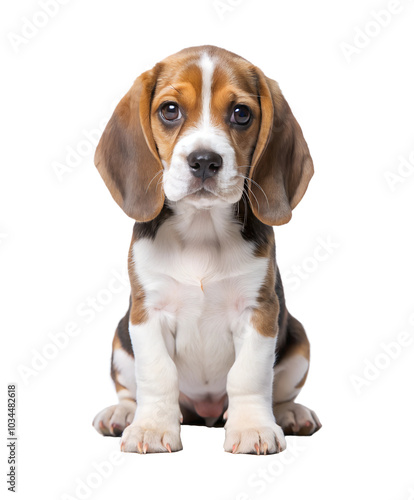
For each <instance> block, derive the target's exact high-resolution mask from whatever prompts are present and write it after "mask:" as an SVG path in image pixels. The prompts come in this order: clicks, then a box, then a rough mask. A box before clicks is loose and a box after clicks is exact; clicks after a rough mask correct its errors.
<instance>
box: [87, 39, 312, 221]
mask: <svg viewBox="0 0 414 500" xmlns="http://www.w3.org/2000/svg"><path fill="white" fill-rule="evenodd" d="M95 163H96V166H97V168H98V170H99V172H100V173H101V175H102V177H103V179H104V181H105V183H106V185H107V186H108V188H109V190H110V192H111V194H112V196H113V197H114V199H115V200H116V202H117V203H118V204H119V206H120V207H122V209H123V210H124V211H125V213H126V214H127V215H129V216H130V217H132V218H133V219H135V220H136V221H139V222H147V221H150V220H153V219H154V218H155V217H157V216H158V214H159V213H160V211H161V210H162V207H163V206H164V203H165V199H166V198H167V200H170V201H173V202H178V201H180V200H183V201H184V202H186V203H192V204H193V205H195V206H196V207H199V208H208V207H211V206H213V205H217V204H223V203H226V204H233V203H236V202H237V201H238V200H240V198H241V197H242V195H243V189H244V188H246V189H247V191H246V199H245V201H246V200H247V201H248V203H249V205H250V208H251V210H252V212H253V214H254V215H255V216H256V217H257V218H258V219H259V220H261V221H262V222H263V223H265V224H268V225H279V224H285V223H286V222H288V221H289V220H290V218H291V215H292V209H293V208H294V207H295V206H296V205H297V204H298V203H299V201H300V200H301V198H302V196H303V195H304V193H305V191H306V188H307V186H308V183H309V180H310V178H311V177H312V174H313V164H312V159H311V157H310V154H309V150H308V147H307V144H306V141H305V139H304V137H303V134H302V130H301V128H300V126H299V124H298V123H297V121H296V119H295V117H294V116H293V114H292V112H291V110H290V107H289V105H288V103H287V102H286V100H285V99H284V97H283V95H282V93H281V91H280V89H279V86H278V84H277V83H276V82H275V81H273V80H271V79H270V78H267V77H266V76H265V75H264V74H263V72H262V71H261V70H260V69H259V68H257V67H256V66H253V65H252V64H251V63H249V62H248V61H246V60H245V59H243V58H242V57H240V56H237V55H236V54H233V53H231V52H228V51H226V50H224V49H220V48H218V47H212V46H202V47H192V48H188V49H184V50H183V51H181V52H179V53H177V54H174V55H172V56H170V57H167V58H166V59H164V60H163V61H161V62H160V63H158V64H156V65H155V66H154V68H152V69H151V70H149V71H146V72H145V73H143V74H142V75H141V76H139V77H138V78H137V79H136V80H135V82H134V84H133V86H132V87H131V89H130V90H129V92H128V93H127V94H126V95H125V96H124V97H123V99H122V100H121V101H120V103H119V104H118V106H117V107H116V109H115V111H114V113H113V115H112V117H111V119H110V121H109V123H108V125H107V127H106V128H105V131H104V133H103V134H102V137H101V140H100V142H99V145H98V147H97V150H96V154H95ZM247 176H248V177H247ZM246 178H247V180H246ZM245 180H246V182H245ZM246 207H247V205H246Z"/></svg>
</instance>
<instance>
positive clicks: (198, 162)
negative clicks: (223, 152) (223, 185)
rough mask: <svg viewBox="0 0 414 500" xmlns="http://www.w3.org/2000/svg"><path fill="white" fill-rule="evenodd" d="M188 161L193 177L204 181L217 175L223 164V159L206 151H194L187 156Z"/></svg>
mask: <svg viewBox="0 0 414 500" xmlns="http://www.w3.org/2000/svg"><path fill="white" fill-rule="evenodd" d="M187 161H188V165H189V166H190V169H191V171H192V173H193V175H194V176H195V177H199V178H201V179H202V180H203V181H204V179H207V178H208V177H213V176H214V175H216V174H217V172H218V171H219V169H220V167H221V166H222V164H223V158H222V157H221V156H220V155H219V154H217V153H214V152H213V151H208V150H206V149H199V150H198V151H193V152H192V153H190V154H189V155H188V156H187Z"/></svg>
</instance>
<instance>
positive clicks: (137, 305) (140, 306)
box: [128, 237, 148, 325]
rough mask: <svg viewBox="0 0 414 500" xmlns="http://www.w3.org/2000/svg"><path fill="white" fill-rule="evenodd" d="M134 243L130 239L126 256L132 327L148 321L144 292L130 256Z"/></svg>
mask: <svg viewBox="0 0 414 500" xmlns="http://www.w3.org/2000/svg"><path fill="white" fill-rule="evenodd" d="M134 243H135V238H134V237H133V238H132V241H131V246H130V247H129V254H128V274H129V280H130V282H131V309H130V314H129V318H130V321H131V323H132V324H133V325H140V324H141V323H145V321H148V312H147V309H146V307H145V292H144V288H143V287H142V285H141V283H140V282H139V280H138V276H137V275H136V273H135V265H134V260H133V255H132V250H133V245H134Z"/></svg>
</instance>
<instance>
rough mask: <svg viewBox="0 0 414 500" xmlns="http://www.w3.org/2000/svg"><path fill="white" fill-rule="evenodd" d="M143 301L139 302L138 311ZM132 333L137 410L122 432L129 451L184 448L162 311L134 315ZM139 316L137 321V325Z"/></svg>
mask: <svg viewBox="0 0 414 500" xmlns="http://www.w3.org/2000/svg"><path fill="white" fill-rule="evenodd" d="M138 307H139V304H138V305H137V304H135V310H137V308H138ZM130 318H131V320H130V324H129V332H130V336H131V341H132V347H133V350H134V357H135V376H136V382H137V410H136V413H135V417H134V420H133V422H132V424H131V425H130V426H129V427H127V428H126V429H125V430H124V433H123V434H122V443H121V450H122V451H125V452H135V453H136V452H139V453H150V452H165V451H169V452H171V451H178V450H181V449H182V444H181V438H180V417H181V413H180V408H179V404H178V397H179V390H178V376H177V369H176V366H175V364H174V361H173V360H172V359H171V357H170V355H169V354H168V351H167V348H166V346H165V342H164V338H163V334H162V327H163V325H164V326H165V318H164V321H163V318H162V316H161V315H160V314H159V312H158V313H157V312H153V313H145V314H141V312H140V313H139V314H134V303H133V304H132V309H131V316H130ZM134 319H135V324H134Z"/></svg>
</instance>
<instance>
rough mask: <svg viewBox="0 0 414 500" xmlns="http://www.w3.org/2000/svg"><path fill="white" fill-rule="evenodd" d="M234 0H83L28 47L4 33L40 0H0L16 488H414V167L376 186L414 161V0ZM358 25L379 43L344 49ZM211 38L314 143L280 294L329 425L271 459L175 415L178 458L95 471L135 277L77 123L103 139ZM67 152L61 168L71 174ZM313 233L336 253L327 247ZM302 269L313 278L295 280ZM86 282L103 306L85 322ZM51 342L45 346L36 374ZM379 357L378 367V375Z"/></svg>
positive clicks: (284, 240)
mask: <svg viewBox="0 0 414 500" xmlns="http://www.w3.org/2000/svg"><path fill="white" fill-rule="evenodd" d="M222 3H224V4H228V5H230V4H231V3H233V6H231V5H230V7H229V8H228V10H227V11H225V12H222V15H221V16H220V15H219V12H218V11H217V8H216V6H215V2H214V1H213V0H204V1H195V0H192V1H190V0H175V1H161V0H157V1H155V0H154V1H144V2H132V1H127V0H117V1H102V0H89V1H88V2H85V1H83V2H81V1H80V0H72V1H69V2H68V3H67V4H66V5H61V6H59V9H58V11H57V12H56V14H55V15H54V16H53V17H50V18H46V22H45V26H44V27H42V28H39V29H38V32H37V33H35V34H34V35H33V36H32V38H30V39H27V40H26V42H27V43H23V42H21V43H18V44H17V45H18V46H17V47H16V42H15V43H14V46H13V43H12V42H11V35H10V33H13V34H14V35H19V36H22V30H23V29H24V26H25V21H24V20H23V18H27V19H28V20H29V21H30V20H33V19H34V18H35V19H36V21H37V23H39V20H40V22H44V21H45V19H44V15H43V16H42V15H39V14H38V13H39V11H42V9H41V7H40V5H39V2H38V0H21V1H19V2H13V3H12V2H3V4H2V7H1V19H2V27H1V47H0V50H1V60H2V65H1V69H2V79H1V87H2V90H1V93H0V99H1V110H2V113H1V127H2V128H1V138H2V149H1V152H2V165H1V183H0V204H1V211H0V273H1V291H0V294H1V295H0V304H1V338H2V345H3V347H2V348H1V356H2V361H1V366H2V384H1V388H0V390H1V392H2V397H1V401H2V402H3V403H2V409H1V408H0V414H1V418H2V420H1V426H0V430H1V433H2V435H3V438H2V439H3V440H2V450H1V457H2V470H3V471H5V465H6V464H5V462H6V456H7V450H6V420H5V419H6V385H7V383H16V384H17V385H18V439H19V441H18V443H19V445H18V456H19V459H18V494H17V496H18V497H19V498H22V499H28V500H29V499H30V500H31V499H33V498H39V499H42V500H43V499H44V500H49V499H54V500H55V499H59V500H60V499H68V498H99V499H103V500H106V499H112V498H157V499H158V498H181V499H190V498H198V499H201V500H204V499H206V500H207V499H219V500H221V499H226V500H247V499H263V500H265V499H270V498H281V499H283V500H290V499H295V500H296V499H298V500H299V499H302V498H320V499H322V498H323V499H332V498H335V499H349V498H355V499H358V500H359V499H366V498H375V499H377V500H382V499H384V500H385V499H390V498H392V499H393V500H399V499H401V500H408V499H409V498H414V478H413V474H412V471H413V460H412V450H413V446H414V436H413V399H412V398H413V389H412V380H413V366H414V363H413V351H414V339H413V337H414V317H413V314H414V296H413V282H414V268H413V255H414V238H413V209H414V197H413V189H414V174H412V173H411V172H410V169H409V168H406V169H405V171H404V172H403V173H404V175H405V177H404V176H400V177H399V178H398V177H394V178H393V179H394V181H395V182H398V181H399V182H398V183H396V184H395V185H394V189H392V186H391V185H390V183H389V182H387V180H386V175H388V176H389V173H393V174H394V175H399V174H398V167H399V165H400V163H401V157H403V158H405V159H406V160H407V161H409V158H410V155H411V161H414V153H413V151H414V135H413V117H414V100H413V89H414V72H413V70H412V63H413V48H414V31H413V28H412V26H413V16H414V5H413V2H412V1H411V0H401V2H400V3H399V9H398V10H399V12H398V13H394V14H390V15H389V16H388V17H389V19H386V18H387V16H386V15H384V16H383V19H384V20H385V21H383V22H387V23H388V25H387V26H384V27H379V25H378V24H376V25H373V24H369V23H370V22H371V21H373V19H374V14H375V12H378V11H380V10H382V9H384V8H388V4H387V2H386V1H385V0H384V1H381V0H372V1H371V0H364V1H361V0H346V1H336V2H333V1H332V0H313V1H312V2H310V1H308V0H297V1H294V2H293V1H292V2H287V1H279V0H278V1H253V0H244V1H242V0H223V2H222ZM237 4H238V5H237ZM397 5H398V2H397ZM356 28H357V29H360V30H364V29H365V28H367V29H368V30H371V32H372V33H376V36H371V35H370V37H369V38H368V39H366V40H365V45H366V46H365V47H364V48H361V49H358V50H359V52H358V53H354V54H353V55H352V56H350V57H349V58H348V59H349V60H347V58H346V57H345V55H344V53H343V49H342V48H341V44H343V43H348V44H352V45H354V37H355V36H357V33H360V32H358V31H357V30H356ZM26 34H27V33H26ZM14 35H13V36H14ZM360 37H361V35H360ZM363 42H364V40H362V43H363ZM205 43H208V44H213V45H219V46H222V47H225V48H227V49H229V50H232V51H234V52H236V53H238V54H240V55H242V56H244V57H245V58H247V59H249V60H250V61H252V62H253V63H255V64H256V65H258V66H259V67H261V68H262V69H263V71H264V72H265V73H266V74H267V75H268V76H270V77H271V78H274V79H276V80H277V81H278V82H279V83H280V86H281V88H282V90H283V92H284V94H285V96H286V98H287V100H288V102H289V103H290V105H291V107H292V109H293V111H294V113H295V115H296V117H297V119H298V121H299V123H300V124H301V126H302V128H303V130H304V134H305V137H306V139H307V141H308V144H309V146H310V149H311V153H312V156H313V159H314V163H315V170H316V174H315V176H314V178H313V180H312V181H311V184H310V187H309V190H308V192H307V193H306V196H305V197H304V199H303V200H302V202H301V204H300V205H299V207H298V208H297V209H296V210H295V211H294V216H293V219H292V221H291V222H290V223H289V224H288V225H287V226H284V227H280V228H276V239H277V249H278V250H277V252H278V263H279V266H280V267H281V270H282V274H283V276H285V278H286V280H287V281H286V283H285V287H286V295H287V303H288V307H289V309H290V310H291V312H292V313H293V314H294V315H295V316H297V317H298V319H300V320H301V321H302V322H303V323H304V325H305V327H306V329H307V331H308V334H309V337H310V339H311V343H312V364H311V371H310V375H309V378H308V382H307V383H306V386H305V388H304V390H303V392H302V393H301V395H300V396H299V399H298V400H299V402H302V403H304V404H306V405H309V406H310V407H311V408H312V409H314V410H315V411H317V413H318V415H319V417H320V419H321V421H322V422H323V425H324V426H323V428H322V430H321V431H320V432H318V433H317V434H316V435H315V436H313V437H312V438H288V440H287V441H288V451H286V452H285V453H283V454H281V455H279V456H267V457H256V456H232V455H230V454H226V453H224V451H223V449H222V444H223V440H224V431H223V430H222V429H207V428H189V427H185V428H183V429H182V438H183V444H184V450H183V451H181V452H179V453H175V454H172V455H169V454H161V455H146V456H139V455H132V454H128V455H126V454H123V455H120V456H121V458H119V456H118V455H116V459H117V460H118V461H119V460H120V461H121V464H118V463H117V465H115V466H113V467H112V466H111V467H112V468H113V470H112V471H111V470H109V468H108V467H107V469H106V471H104V474H102V472H101V473H100V475H99V474H98V473H96V471H95V465H96V463H102V462H105V461H106V462H108V461H109V460H110V459H112V458H113V457H112V455H111V454H112V453H113V452H116V451H117V450H118V449H119V439H111V438H103V437H102V436H100V435H98V434H97V433H96V432H95V430H94V429H93V428H92V426H91V421H92V419H93V417H94V415H95V414H96V413H97V412H98V411H99V410H101V409H102V408H103V407H105V406H108V405H109V404H112V403H114V402H115V401H116V397H115V392H114V389H113V387H112V383H111V380H110V377H109V360H110V353H111V340H112V336H113V332H114V329H115V326H116V324H117V322H118V320H119V319H120V317H121V316H122V315H123V314H124V312H125V310H126V308H127V304H128V294H129V289H128V285H127V284H125V283H124V284H122V282H120V281H117V282H114V281H113V276H114V275H113V273H114V272H115V273H120V274H121V275H122V274H124V273H125V271H126V258H127V251H128V245H129V241H130V236H131V230H132V225H133V223H132V221H131V220H129V219H128V218H127V217H126V216H125V215H124V213H123V212H122V211H121V210H120V209H119V208H118V207H117V205H116V204H115V203H114V202H113V200H112V198H111V196H110V195H109V192H108V191H107V190H106V188H105V186H104V184H103V182H102V180H101V179H100V177H99V175H98V173H97V171H96V170H95V167H94V165H93V149H94V145H92V144H91V143H87V142H85V132H84V131H86V134H88V132H91V131H93V130H95V132H94V133H95V136H96V138H97V136H98V135H99V132H97V131H96V130H97V129H98V128H99V127H100V126H101V125H102V123H103V121H104V120H107V119H108V118H109V116H110V114H111V113H112V111H113V108H114V106H115V104H116V102H117V101H119V99H120V98H121V97H122V96H123V95H124V93H126V91H127V90H128V89H129V87H130V85H131V84H132V82H133V80H134V78H135V77H136V76H138V75H139V74H140V73H141V72H143V71H145V70H147V69H149V68H150V67H152V65H153V64H155V63H156V62H157V61H159V60H161V59H163V58H164V57H165V56H167V55H169V54H171V53H174V52H176V51H178V50H180V49H182V48H184V47H187V46H191V45H200V44H205ZM359 43H360V44H361V40H359ZM76 149H78V150H79V151H80V153H79V156H78V158H77V160H76V159H75V160H73V159H72V164H70V163H68V159H67V156H68V154H69V151H73V150H76ZM57 164H61V165H65V164H66V166H67V167H68V171H67V172H65V173H64V174H63V176H61V178H59V177H58V175H57V174H56V165H57ZM70 166H71V167H72V168H71V169H70V171H69V167H70ZM387 172H388V174H387ZM320 238H322V239H323V240H324V241H331V242H332V243H333V246H334V247H335V248H333V249H332V250H331V253H330V254H327V256H326V259H324V260H323V261H320V262H318V261H315V260H314V258H313V254H314V252H315V250H317V247H318V245H319V243H318V241H320ZM292 266H300V267H301V269H302V271H301V272H305V273H306V277H304V278H301V279H299V280H293V279H292V273H293V272H294V267H292ZM304 269H305V271H304ZM306 269H307V271H306ZM298 281H299V282H298ZM111 285H114V286H116V287H118V288H117V289H118V290H119V291H118V292H117V293H114V294H112V297H111V296H110V295H108V292H107V290H108V286H111ZM88 297H92V298H98V299H101V300H106V304H105V305H103V306H102V310H100V311H99V312H96V313H95V315H94V317H92V315H89V314H88V315H85V314H86V313H85V310H86V309H87V308H88V307H87V306H86V305H85V301H86V300H87V299H88ZM67 323H76V324H77V326H78V328H79V330H80V331H79V332H78V335H77V336H75V337H71V338H70V339H68V340H67V345H66V346H63V347H62V348H60V349H59V350H58V352H53V348H52V350H50V345H51V338H50V334H54V335H56V334H57V333H58V332H61V331H62V330H64V328H65V326H66V325H67ZM403 331H405V332H406V333H407V335H406V344H408V345H405V346H404V347H400V348H398V349H397V348H396V347H395V345H394V351H395V354H394V358H395V359H391V358H390V356H389V354H384V353H385V351H384V346H383V345H382V343H386V344H390V343H391V342H396V341H397V340H398V339H399V338H400V337H399V335H400V332H403ZM60 338H61V339H62V338H63V336H60ZM407 339H408V340H407ZM48 346H49V351H47V349H48ZM44 349H46V351H47V352H48V353H49V357H50V356H54V359H51V360H44V362H43V366H42V367H41V369H39V365H37V370H36V371H33V372H31V373H30V375H27V373H28V372H27V369H28V368H30V369H33V368H32V366H31V365H32V363H36V356H37V354H36V353H42V352H43V351H44ZM55 351H56V349H55ZM381 353H382V354H381ZM37 363H39V359H37ZM369 363H377V364H379V365H381V368H380V369H377V370H376V371H375V368H374V369H373V368H372V366H371V370H370V371H369V373H366V374H365V375H368V376H369V377H370V378H371V380H370V381H368V380H367V379H366V378H365V379H364V378H363V377H365V375H364V370H366V366H367V365H368V364H369ZM24 370H26V372H24ZM23 373H26V376H24V375H22V374H23ZM355 377H361V379H359V382H360V383H363V382H361V380H362V381H363V380H365V382H364V385H363V386H361V387H360V390H359V391H358V390H357V387H356V385H355V380H357V379H356V378H355ZM353 381H354V382H353ZM94 464H95V465H94ZM259 474H262V475H265V477H264V478H262V479H260V478H259ZM103 475H104V476H107V477H103ZM88 483H89V485H90V487H88V486H86V487H85V486H82V487H80V486H79V485H80V484H86V485H87V484H88ZM85 488H86V489H85ZM87 488H90V489H89V490H88V489H87ZM1 491H2V495H3V493H4V492H6V491H7V490H6V480H5V473H3V475H2V484H1ZM7 494H8V495H9V496H11V495H12V494H11V493H8V492H7Z"/></svg>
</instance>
